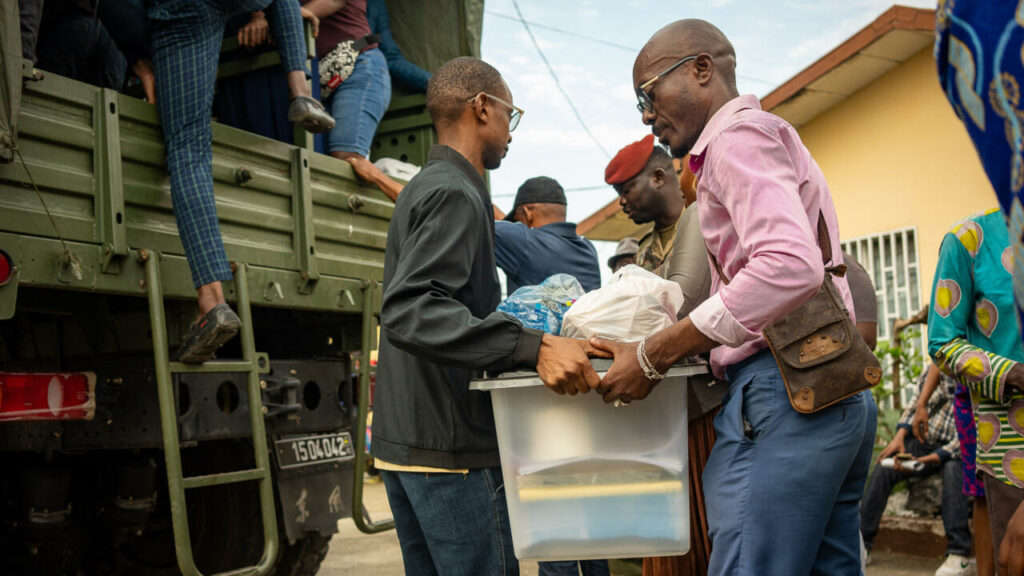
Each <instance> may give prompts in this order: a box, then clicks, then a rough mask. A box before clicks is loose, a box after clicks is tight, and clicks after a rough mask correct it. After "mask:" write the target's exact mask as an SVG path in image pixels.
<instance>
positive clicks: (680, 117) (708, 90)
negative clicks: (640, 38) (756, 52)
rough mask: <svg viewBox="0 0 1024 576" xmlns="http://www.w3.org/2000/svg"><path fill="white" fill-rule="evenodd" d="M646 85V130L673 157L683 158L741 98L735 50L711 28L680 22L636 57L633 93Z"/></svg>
mask: <svg viewBox="0 0 1024 576" xmlns="http://www.w3.org/2000/svg"><path fill="white" fill-rule="evenodd" d="M676 64H678V66H676V67H675V68H672V66H673V65H676ZM644 84H647V86H646V87H645V88H644V89H643V92H644V94H642V95H640V96H645V100H646V101H647V102H644V101H643V100H641V102H642V103H644V104H645V105H646V104H649V108H646V107H645V110H644V112H643V122H644V124H647V125H649V126H651V131H652V132H653V133H654V135H655V136H656V137H657V138H658V141H659V142H661V144H663V145H665V146H667V147H668V148H669V149H670V150H671V152H672V156H673V157H675V158H682V157H683V156H685V155H686V154H688V153H689V152H690V148H692V147H693V145H694V144H695V143H696V142H697V138H698V137H699V136H700V133H701V132H702V131H703V130H704V126H705V125H707V122H708V121H709V120H710V119H711V116H712V115H714V113H715V112H716V111H717V110H718V109H719V108H720V107H721V106H722V105H723V104H724V103H725V102H728V101H729V100H731V99H732V98H735V97H736V96H738V95H739V93H738V92H737V90H736V50H735V49H734V48H733V46H732V43H731V42H729V39H728V38H726V37H725V34H723V33H722V31H721V30H719V29H718V28H716V27H715V26H714V25H712V24H711V23H710V22H705V21H704V20H696V19H690V20H678V21H676V22H673V23H671V24H669V25H667V26H665V27H664V28H662V29H661V30H658V31H657V32H656V33H655V34H654V36H651V39H650V40H648V41H647V44H645V45H644V47H643V49H642V50H641V51H640V54H639V55H637V57H636V61H635V62H634V63H633V88H634V89H635V90H639V89H640V86H641V85H644ZM638 97H639V96H638Z"/></svg>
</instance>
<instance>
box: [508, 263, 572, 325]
mask: <svg viewBox="0 0 1024 576" xmlns="http://www.w3.org/2000/svg"><path fill="white" fill-rule="evenodd" d="M580 296H583V287H582V286H580V283H579V281H578V280H576V278H575V277H573V276H570V275H569V274H555V275H554V276H550V277H548V279H547V280H544V281H543V282H541V283H540V284H538V285H537V286H523V287H521V288H519V289H518V290H516V291H515V292H513V293H512V295H511V296H509V297H508V298H506V299H505V301H504V302H502V303H501V304H499V305H498V311H499V312H504V313H506V314H509V315H511V316H513V317H515V318H517V319H518V320H519V321H520V322H522V323H523V326H526V327H527V328H535V329H537V330H543V331H544V332H546V333H548V334H555V335H558V333H559V332H560V331H561V330H562V316H564V315H565V313H566V311H567V310H569V307H570V306H572V304H573V302H575V301H576V300H577V299H578V298H579V297H580Z"/></svg>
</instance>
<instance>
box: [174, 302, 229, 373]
mask: <svg viewBox="0 0 1024 576" xmlns="http://www.w3.org/2000/svg"><path fill="white" fill-rule="evenodd" d="M241 326H242V321H241V320H239V319H238V315H237V314H235V311H234V310H232V309H231V307H230V306H228V305H227V304H218V305H216V306H214V307H213V308H212V309H211V310H210V311H209V312H207V313H206V315H205V316H203V317H202V318H200V319H199V320H197V321H196V322H195V323H194V324H192V328H191V329H190V330H189V331H188V337H187V338H185V343H184V344H182V345H181V348H179V349H178V360H179V361H181V362H186V363H188V364H202V363H203V362H206V361H207V360H210V359H211V358H213V355H214V353H215V352H216V351H217V348H220V346H221V344H223V343H225V342H227V341H228V340H231V339H232V338H234V337H235V334H238V329H239V328H240V327H241Z"/></svg>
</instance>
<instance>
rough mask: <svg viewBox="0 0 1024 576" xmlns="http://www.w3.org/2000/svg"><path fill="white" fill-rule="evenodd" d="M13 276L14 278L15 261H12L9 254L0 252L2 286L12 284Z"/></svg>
mask: <svg viewBox="0 0 1024 576" xmlns="http://www.w3.org/2000/svg"><path fill="white" fill-rule="evenodd" d="M12 276H14V261H12V260H11V257H10V255H8V254H7V252H4V251H3V250H0V286H3V285H4V284H7V283H8V282H10V281H11V277H12Z"/></svg>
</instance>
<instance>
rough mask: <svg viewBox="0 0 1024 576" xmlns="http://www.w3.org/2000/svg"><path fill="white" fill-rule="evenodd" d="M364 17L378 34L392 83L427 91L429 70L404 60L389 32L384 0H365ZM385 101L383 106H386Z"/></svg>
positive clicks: (371, 29)
mask: <svg viewBox="0 0 1024 576" xmlns="http://www.w3.org/2000/svg"><path fill="white" fill-rule="evenodd" d="M366 19H367V20H368V21H369V22H370V32H372V33H373V34H376V35H378V36H380V46H379V48H380V51H381V52H383V53H384V58H385V59H387V61H388V71H389V72H391V82H392V84H396V83H397V84H398V86H399V88H402V89H405V90H408V91H409V92H412V93H418V94H422V93H424V92H426V91H427V81H428V80H430V72H427V71H426V70H424V69H423V68H420V67H419V66H417V65H415V64H413V63H412V62H409V61H408V60H406V58H405V55H404V54H402V50H401V49H400V48H399V47H398V43H397V42H395V37H394V35H392V34H391V18H390V16H388V7H387V4H385V3H384V0H366ZM386 105H387V104H386V103H385V107H386Z"/></svg>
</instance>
